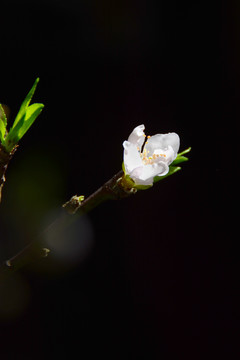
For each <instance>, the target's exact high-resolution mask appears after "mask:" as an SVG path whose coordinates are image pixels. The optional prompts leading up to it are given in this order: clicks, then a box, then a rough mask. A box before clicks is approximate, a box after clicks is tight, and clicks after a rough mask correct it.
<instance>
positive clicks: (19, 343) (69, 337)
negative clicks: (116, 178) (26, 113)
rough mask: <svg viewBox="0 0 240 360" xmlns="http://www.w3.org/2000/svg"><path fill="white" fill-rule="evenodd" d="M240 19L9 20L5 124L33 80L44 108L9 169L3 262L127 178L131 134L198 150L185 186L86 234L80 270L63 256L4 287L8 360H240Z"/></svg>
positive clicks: (80, 12) (180, 14) (99, 216)
mask: <svg viewBox="0 0 240 360" xmlns="http://www.w3.org/2000/svg"><path fill="white" fill-rule="evenodd" d="M239 15H240V9H239V4H238V2H237V1H235V2H234V1H228V2H227V1H225V2H224V1H222V2H206V3H204V2H202V1H193V2H190V1H189V2H186V1H185V2H182V1H179V2H178V1H164V2H163V1H158V2H156V1H155V2H153V1H151V0H150V1H141V0H140V1H134V0H128V1H118V2H117V1H107V0H106V1H91V0H88V1H87V0H82V1H76V0H75V1H74V0H69V1H64V0H62V1H60V0H59V1H57V0H55V1H54V0H51V1H50V0H48V1H21V2H17V1H7V2H6V3H3V5H1V10H0V20H1V21H0V25H1V37H0V44H1V46H0V55H1V56H0V63H1V73H0V101H1V103H3V104H6V105H7V106H8V107H9V109H10V116H9V123H11V121H13V119H14V116H15V115H16V113H17V111H18V108H19V106H20V104H21V102H22V100H23V99H24V97H25V95H26V94H27V92H28V90H29V89H30V88H31V86H32V84H33V82H34V80H35V78H36V77H37V76H39V77H40V83H39V85H38V88H37V91H36V94H35V96H34V102H43V103H44V104H45V109H44V110H43V112H42V114H41V116H40V117H39V119H38V120H37V121H36V123H35V124H34V125H33V127H32V129H31V130H30V131H29V132H28V133H27V134H26V135H25V136H24V138H23V139H22V141H21V143H20V147H19V150H18V151H17V153H16V155H15V156H14V159H13V160H12V162H11V164H10V166H9V169H8V173H7V182H6V185H5V187H4V192H3V201H2V204H1V209H0V216H1V218H0V244H1V260H2V261H3V260H4V259H6V258H8V257H9V256H12V255H13V254H14V253H15V252H16V251H18V250H20V249H21V248H22V247H23V245H24V244H26V243H28V242H29V241H30V240H31V239H32V237H34V236H35V234H37V233H39V232H41V231H42V229H43V228H44V226H45V224H47V223H48V222H49V221H50V220H49V219H50V218H52V217H54V214H55V211H56V209H58V208H60V207H61V204H62V203H63V202H65V201H67V200H68V199H69V198H70V197H71V196H72V195H74V194H76V193H77V194H79V195H80V194H84V195H85V196H87V195H89V194H91V193H92V192H93V191H95V190H96V189H97V188H98V187H99V186H101V185H102V184H103V183H104V182H105V181H106V180H108V179H109V178H111V177H112V175H114V174H115V173H117V172H118V171H119V170H120V168H121V163H122V142H123V140H125V139H127V137H128V136H129V134H130V132H131V131H132V129H133V128H134V127H135V126H137V125H140V124H142V123H144V124H145V126H146V133H147V134H155V133H166V132H170V131H175V132H177V133H178V134H179V136H180V138H181V148H180V150H181V151H182V150H184V149H185V148H187V147H189V146H192V152H191V153H190V154H189V158H190V161H189V162H188V163H185V164H183V169H182V171H181V172H179V173H177V174H176V175H174V176H172V177H170V178H168V179H167V180H164V181H163V182H160V183H158V184H157V185H155V186H154V187H153V188H152V189H151V190H148V191H143V192H139V193H137V194H136V195H135V196H132V197H130V198H128V199H125V200H121V201H119V202H109V203H105V204H103V205H101V206H100V207H98V208H96V209H95V210H94V211H93V212H91V213H90V214H89V216H88V218H87V219H86V223H84V224H78V225H75V226H76V228H75V230H74V231H73V234H72V233H71V234H67V235H66V238H68V241H69V244H70V245H69V246H70V247H71V246H72V245H71V239H72V238H74V237H75V238H76V237H77V239H78V240H79V241H80V242H82V245H81V246H80V249H79V248H78V247H76V251H75V250H74V254H70V255H71V256H70V257H69V256H68V257H67V256H65V255H64V253H61V255H60V256H58V255H57V254H55V253H54V251H53V252H52V253H50V255H49V257H48V258H47V259H45V260H43V261H42V262H40V263H39V264H34V265H31V266H28V267H27V268H25V269H23V270H21V271H20V272H19V273H17V274H15V275H14V276H12V277H11V279H9V280H8V282H7V283H4V284H3V285H2V288H1V294H0V295H1V301H0V319H1V328H0V329H1V330H0V343H1V346H0V348H1V350H0V352H1V353H2V354H3V355H4V356H7V358H8V359H13V358H19V359H42V358H45V359H48V358H49V359H50V358H53V357H54V356H55V357H56V358H58V357H60V356H61V355H62V356H63V357H64V358H69V357H70V356H71V355H74V357H75V358H79V359H95V358H100V357H103V358H105V359H168V358H171V357H173V358H175V359H182V358H183V359H203V358H206V356H211V357H212V358H217V357H218V356H219V355H220V354H221V355H222V354H223V355H225V356H226V358H228V359H233V358H235V356H236V358H237V346H236V345H237V328H238V327H237V315H238V308H239V305H237V300H236V297H237V292H238V286H239V285H238V284H239V277H238V266H237V265H238V262H239V260H238V259H239V252H238V247H237V244H238V240H239V239H238V234H237V235H236V233H234V226H233V225H234V223H236V220H237V211H236V208H235V206H236V205H237V203H236V193H235V191H234V187H233V186H234V178H233V175H234V173H235V171H236V167H237V165H236V164H237V163H236V161H235V160H234V154H235V153H236V151H237V149H236V145H237V142H236V141H235V140H234V134H236V130H237V127H236V124H237V121H239V120H238V119H239V115H240V114H239V112H240V111H239V110H240V108H239V96H240V87H239V75H240V66H239V63H240V52H239V50H240V48H239V38H240V28H239ZM234 214H235V215H234ZM82 229H85V230H86V231H85V230H84V236H85V235H86V236H85V237H84V236H83V234H82V232H83V230H82ZM74 234H75V235H74ZM76 234H77V235H76ZM74 244H75V243H74ZM75 245H76V244H75ZM75 245H74V246H75ZM66 246H67V248H68V245H66ZM74 249H75V247H74ZM73 255H74V256H73Z"/></svg>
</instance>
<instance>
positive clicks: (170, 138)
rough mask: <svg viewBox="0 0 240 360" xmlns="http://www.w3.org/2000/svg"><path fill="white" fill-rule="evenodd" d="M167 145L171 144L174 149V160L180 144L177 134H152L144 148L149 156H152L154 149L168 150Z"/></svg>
mask: <svg viewBox="0 0 240 360" xmlns="http://www.w3.org/2000/svg"><path fill="white" fill-rule="evenodd" d="M169 146H171V147H172V149H173V151H174V157H173V160H174V159H175V158H176V156H177V153H178V150H179V146H180V138H179V136H178V134H176V133H168V134H157V135H153V136H151V137H150V138H149V140H148V142H147V144H146V145H145V148H146V150H147V151H149V153H148V154H149V156H152V155H153V153H154V151H155V150H159V149H160V150H168V149H169Z"/></svg>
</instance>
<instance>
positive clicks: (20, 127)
mask: <svg viewBox="0 0 240 360" xmlns="http://www.w3.org/2000/svg"><path fill="white" fill-rule="evenodd" d="M43 107H44V105H43V104H32V105H31V106H29V107H28V108H27V109H26V112H25V114H24V116H23V117H22V118H21V119H20V121H18V123H17V125H16V126H15V127H13V128H12V129H11V130H10V132H9V134H8V136H7V138H6V140H5V143H6V148H7V150H11V149H12V148H13V147H14V146H15V145H16V144H17V143H18V142H19V140H20V139H21V138H22V137H23V135H24V134H25V133H26V132H27V131H28V129H29V128H30V126H31V125H32V124H33V122H34V121H35V120H36V118H37V117H38V115H39V114H40V113H41V111H42V109H43Z"/></svg>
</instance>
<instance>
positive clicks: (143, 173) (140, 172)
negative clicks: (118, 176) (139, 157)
mask: <svg viewBox="0 0 240 360" xmlns="http://www.w3.org/2000/svg"><path fill="white" fill-rule="evenodd" d="M168 171H169V167H168V165H167V163H166V162H163V161H159V162H158V163H155V164H152V165H144V166H140V167H137V168H135V169H134V170H133V171H132V172H131V173H130V174H129V175H130V177H131V178H132V179H133V181H134V182H135V184H136V185H152V184H153V178H154V177H155V176H163V175H166V174H167V173H168Z"/></svg>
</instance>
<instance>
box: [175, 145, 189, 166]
mask: <svg viewBox="0 0 240 360" xmlns="http://www.w3.org/2000/svg"><path fill="white" fill-rule="evenodd" d="M189 151H191V147H189V148H188V149H186V150H184V151H182V152H181V153H179V154H177V157H176V159H175V160H174V161H173V162H172V164H171V165H172V166H175V165H178V164H180V163H182V162H185V161H188V158H187V157H186V156H183V155H184V154H187V153H188V152H189Z"/></svg>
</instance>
